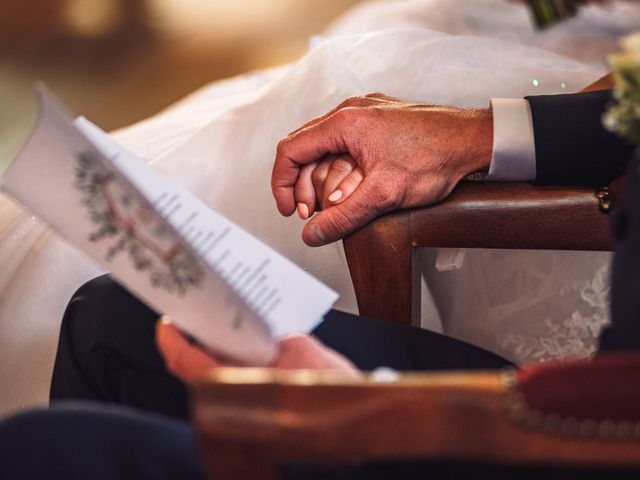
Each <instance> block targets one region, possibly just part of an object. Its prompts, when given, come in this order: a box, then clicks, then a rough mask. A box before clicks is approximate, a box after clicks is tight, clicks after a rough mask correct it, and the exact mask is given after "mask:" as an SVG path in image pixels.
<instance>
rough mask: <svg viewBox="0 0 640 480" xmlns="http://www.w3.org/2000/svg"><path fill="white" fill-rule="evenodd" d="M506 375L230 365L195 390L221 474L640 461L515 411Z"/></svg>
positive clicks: (618, 446) (216, 474)
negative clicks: (355, 374)
mask: <svg viewBox="0 0 640 480" xmlns="http://www.w3.org/2000/svg"><path fill="white" fill-rule="evenodd" d="M508 401H509V397H508V396H507V394H506V390H505V388H504V386H503V383H502V380H501V374H500V373H499V372H495V371H494V372H490V371H488V372H474V373H464V372H460V373H446V374H444V373H439V374H409V375H403V376H402V377H401V380H399V381H397V382H393V383H375V382H372V381H370V380H369V379H368V378H366V377H363V379H362V380H360V381H358V380H355V381H354V380H345V379H344V377H340V376H335V375H331V374H320V373H317V372H299V373H286V372H282V371H280V372H275V371H269V370H248V371H247V370H234V369H225V370H220V371H218V372H216V373H212V374H211V375H210V376H209V377H208V378H206V379H203V380H202V381H201V382H200V383H198V384H197V386H196V387H195V390H194V419H195V422H196V425H197V428H198V432H199V437H200V438H199V439H200V444H201V446H202V454H203V456H204V459H205V461H206V463H207V466H208V468H209V469H210V473H211V474H212V477H213V478H251V479H260V478H262V479H274V478H277V477H278V472H279V469H280V467H281V466H282V465H286V464H291V463H295V462H311V463H322V462H327V461H331V462H334V463H336V462H340V461H359V460H402V459H407V460H415V459H434V460H438V459H441V460H442V459H447V460H467V461H483V462H488V463H497V464H504V463H516V464H517V463H520V464H528V465H531V464H547V465H583V466H589V465H599V466H606V465H618V466H619V465H620V464H623V465H629V466H636V467H638V466H640V443H639V442H625V441H603V440H602V439H597V438H596V439H575V438H566V437H563V436H561V435H550V434H546V433H544V432H542V431H538V430H531V429H528V428H525V427H524V426H522V425H521V424H518V423H516V422H513V421H511V420H509V418H507V415H506V410H507V408H506V407H507V405H508V403H507V402H508Z"/></svg>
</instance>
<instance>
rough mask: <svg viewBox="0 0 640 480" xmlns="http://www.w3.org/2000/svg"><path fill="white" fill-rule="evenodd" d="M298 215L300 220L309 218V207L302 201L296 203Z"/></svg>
mask: <svg viewBox="0 0 640 480" xmlns="http://www.w3.org/2000/svg"><path fill="white" fill-rule="evenodd" d="M298 216H299V217H300V218H301V219H302V220H306V219H307V218H309V207H307V205H306V204H304V203H302V202H300V203H299V204H298Z"/></svg>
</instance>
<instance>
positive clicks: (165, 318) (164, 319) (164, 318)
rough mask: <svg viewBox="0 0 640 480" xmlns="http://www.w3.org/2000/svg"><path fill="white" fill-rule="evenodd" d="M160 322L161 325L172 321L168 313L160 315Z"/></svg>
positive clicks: (169, 323)
mask: <svg viewBox="0 0 640 480" xmlns="http://www.w3.org/2000/svg"><path fill="white" fill-rule="evenodd" d="M160 323H162V324H163V325H171V324H172V323H173V320H172V319H171V317H170V316H169V315H162V316H161V317H160Z"/></svg>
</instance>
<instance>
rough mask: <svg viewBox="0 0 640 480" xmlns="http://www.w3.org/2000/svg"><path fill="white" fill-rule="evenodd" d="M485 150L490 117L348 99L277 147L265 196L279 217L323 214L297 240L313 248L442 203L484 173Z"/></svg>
mask: <svg viewBox="0 0 640 480" xmlns="http://www.w3.org/2000/svg"><path fill="white" fill-rule="evenodd" d="M492 144H493V118H492V113H491V110H490V109H461V108H453V107H445V106H436V105H423V104H416V103H411V102H406V101H403V100H398V99H395V98H391V97H387V96H385V95H382V94H378V93H374V94H370V95H367V96H366V97H353V98H350V99H348V100H346V101H345V102H343V103H342V104H340V105H339V106H338V107H337V108H335V109H334V110H332V111H331V112H329V113H327V114H325V115H323V116H321V117H318V118H316V119H314V120H312V121H310V122H309V123H307V124H305V125H303V126H302V127H300V128H299V129H298V130H296V131H294V132H292V133H291V134H289V135H288V136H287V137H286V138H285V139H284V140H282V141H281V142H280V143H279V144H278V148H277V154H276V159H275V164H274V167H273V173H272V177H271V188H272V191H273V195H274V197H275V199H276V204H277V206H278V210H279V211H280V213H282V214H283V215H286V216H289V215H291V214H292V213H293V212H295V211H296V210H298V214H299V215H300V217H301V218H303V219H306V218H308V217H309V216H311V215H312V214H313V213H314V211H316V210H319V209H322V208H324V210H322V211H321V212H320V213H318V214H317V215H315V216H314V217H313V218H312V219H311V220H310V221H309V222H308V223H307V225H306V226H305V228H304V231H303V234H302V237H303V240H304V241H305V242H306V243H307V244H308V245H311V246H319V245H324V244H326V243H329V242H333V241H335V240H338V239H340V238H343V237H345V236H346V235H348V234H350V233H352V232H353V231H355V230H357V229H358V228H360V227H362V226H363V225H365V224H366V223H368V222H370V221H371V220H373V219H374V218H376V217H377V216H379V215H381V214H383V213H386V212H389V211H392V210H395V209H398V208H410V207H418V206H424V205H429V204H431V203H434V202H438V201H440V200H442V199H443V198H445V197H446V196H447V195H448V194H449V193H450V192H451V190H453V188H454V187H455V185H456V184H457V183H458V182H459V181H460V180H461V179H462V178H463V177H464V176H465V175H467V174H469V173H472V172H475V171H482V170H487V169H488V167H489V163H490V162H491V152H492Z"/></svg>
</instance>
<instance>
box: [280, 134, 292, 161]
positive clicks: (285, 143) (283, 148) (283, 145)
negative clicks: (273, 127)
mask: <svg viewBox="0 0 640 480" xmlns="http://www.w3.org/2000/svg"><path fill="white" fill-rule="evenodd" d="M290 144H291V141H290V140H289V138H288V137H287V138H283V139H282V140H280V141H279V142H278V145H277V146H276V155H277V156H279V157H281V156H284V157H286V156H287V152H288V151H289V145H290Z"/></svg>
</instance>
